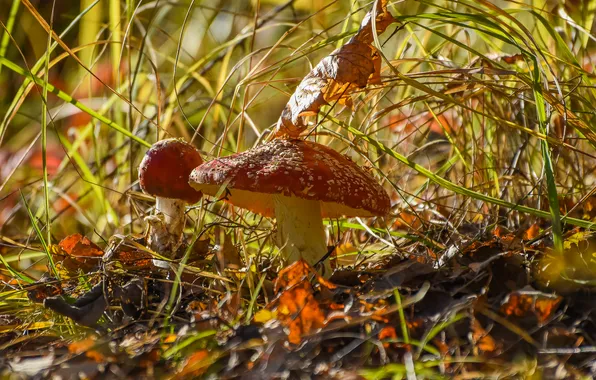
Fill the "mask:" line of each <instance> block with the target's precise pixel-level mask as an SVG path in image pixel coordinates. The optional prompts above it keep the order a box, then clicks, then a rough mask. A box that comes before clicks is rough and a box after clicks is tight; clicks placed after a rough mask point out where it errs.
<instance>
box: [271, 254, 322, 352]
mask: <svg viewBox="0 0 596 380" xmlns="http://www.w3.org/2000/svg"><path fill="white" fill-rule="evenodd" d="M310 273H315V272H314V270H313V268H312V267H310V266H309V265H308V264H307V263H306V262H305V261H303V260H300V261H297V262H295V263H294V264H292V265H290V266H289V267H287V268H285V269H283V270H282V271H280V273H279V277H278V279H277V281H276V283H275V289H276V291H281V292H282V293H281V294H280V296H279V298H278V306H277V318H278V320H279V321H280V322H281V323H282V325H284V326H286V327H287V328H288V329H289V334H288V341H289V342H290V343H293V344H299V343H300V340H301V337H302V336H303V335H305V334H308V333H310V332H312V331H314V330H316V329H318V328H321V327H323V326H324V324H325V313H324V312H323V311H322V310H321V307H320V305H319V302H318V301H317V300H316V299H315V297H314V295H313V290H312V286H311V284H310V283H309V281H308V275H309V274H310Z"/></svg>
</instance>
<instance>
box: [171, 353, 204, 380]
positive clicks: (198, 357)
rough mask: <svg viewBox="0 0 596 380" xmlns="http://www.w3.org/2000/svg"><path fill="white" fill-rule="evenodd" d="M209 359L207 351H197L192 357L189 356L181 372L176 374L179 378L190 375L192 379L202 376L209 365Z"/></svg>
mask: <svg viewBox="0 0 596 380" xmlns="http://www.w3.org/2000/svg"><path fill="white" fill-rule="evenodd" d="M208 359H209V351H207V350H199V351H197V352H195V353H193V354H192V355H190V356H189V358H188V360H187V361H186V364H185V365H184V367H183V368H182V370H181V371H180V372H179V373H178V375H180V376H188V375H191V376H193V377H195V376H200V375H202V374H203V373H204V372H205V371H206V370H207V368H208V367H209V365H210V364H211V361H210V360H208Z"/></svg>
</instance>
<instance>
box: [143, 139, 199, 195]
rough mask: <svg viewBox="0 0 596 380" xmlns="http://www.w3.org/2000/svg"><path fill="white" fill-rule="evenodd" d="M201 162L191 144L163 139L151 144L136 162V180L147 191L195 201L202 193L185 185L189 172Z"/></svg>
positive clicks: (152, 193) (197, 152)
mask: <svg viewBox="0 0 596 380" xmlns="http://www.w3.org/2000/svg"><path fill="white" fill-rule="evenodd" d="M202 163H203V159H202V158H201V154H200V153H199V151H198V150H197V149H196V148H195V147H194V146H193V145H191V144H189V143H187V142H184V141H182V140H179V139H166V140H161V141H158V142H156V143H155V144H153V146H152V147H151V148H150V149H149V150H148V151H147V153H146V154H145V157H143V160H142V161H141V164H140V165H139V182H140V184H141V188H142V189H143V191H144V192H146V193H147V194H151V195H154V196H156V197H163V198H172V199H180V200H183V201H186V202H188V203H196V202H198V201H199V200H200V199H201V196H202V194H201V193H200V192H199V191H196V190H195V189H193V188H192V187H190V185H189V184H188V176H189V175H190V172H192V170H193V169H194V168H196V167H197V166H199V165H201V164H202Z"/></svg>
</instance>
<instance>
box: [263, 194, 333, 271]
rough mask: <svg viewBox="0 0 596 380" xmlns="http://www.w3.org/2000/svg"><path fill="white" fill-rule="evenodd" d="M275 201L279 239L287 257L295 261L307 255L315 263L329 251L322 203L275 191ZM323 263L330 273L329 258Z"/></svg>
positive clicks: (283, 252) (309, 261) (289, 261)
mask: <svg viewBox="0 0 596 380" xmlns="http://www.w3.org/2000/svg"><path fill="white" fill-rule="evenodd" d="M273 202H274V204H275V218H276V219H277V242H278V245H279V247H280V248H281V251H282V255H283V258H284V260H285V261H286V262H287V263H293V262H295V261H298V260H300V259H304V260H305V261H306V262H307V263H309V264H310V265H315V264H316V263H317V262H319V260H320V259H321V258H322V257H323V256H324V255H325V254H326V253H327V242H326V236H325V230H324V227H323V219H322V217H321V203H320V202H319V201H312V200H306V199H302V198H298V197H288V196H284V195H274V196H273ZM322 264H323V271H322V272H323V274H324V275H325V276H327V277H328V276H330V275H331V266H330V264H329V260H325V261H324V262H323V263H322Z"/></svg>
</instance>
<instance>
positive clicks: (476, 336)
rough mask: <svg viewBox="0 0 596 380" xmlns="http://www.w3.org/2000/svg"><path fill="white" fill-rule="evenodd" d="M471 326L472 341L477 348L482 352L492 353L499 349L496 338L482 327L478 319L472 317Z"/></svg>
mask: <svg viewBox="0 0 596 380" xmlns="http://www.w3.org/2000/svg"><path fill="white" fill-rule="evenodd" d="M470 328H471V329H472V342H473V344H474V345H475V349H477V350H478V351H480V352H481V353H492V352H495V351H497V349H499V345H498V344H497V342H496V341H495V339H494V338H493V337H492V336H491V335H490V334H489V333H488V331H486V330H485V329H484V327H482V325H481V324H480V322H479V321H478V319H476V318H473V319H472V322H471V326H470Z"/></svg>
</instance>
